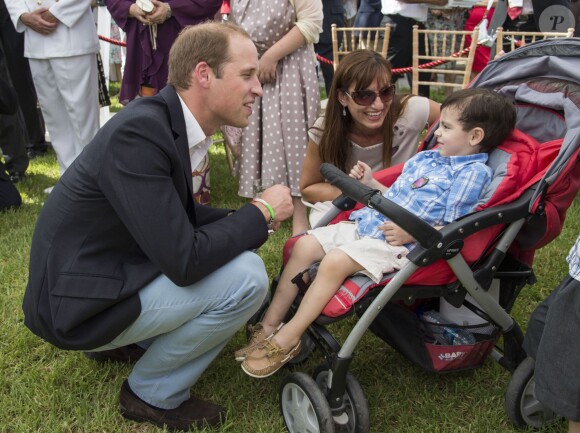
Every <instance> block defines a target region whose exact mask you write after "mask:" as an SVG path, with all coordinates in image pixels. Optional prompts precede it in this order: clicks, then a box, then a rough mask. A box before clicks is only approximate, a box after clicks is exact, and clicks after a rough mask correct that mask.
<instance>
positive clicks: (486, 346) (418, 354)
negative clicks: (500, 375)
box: [370, 302, 500, 372]
mask: <svg viewBox="0 0 580 433" xmlns="http://www.w3.org/2000/svg"><path fill="white" fill-rule="evenodd" d="M370 330H371V331H372V332H373V333H374V334H375V335H377V337H379V338H381V339H382V340H384V341H386V342H387V343H388V344H389V345H391V346H392V347H393V348H395V349H396V350H397V351H399V352H400V353H402V354H403V355H405V356H406V357H407V358H409V360H411V361H412V362H413V363H415V364H416V365H418V366H419V367H421V368H423V369H424V370H425V371H430V372H451V371H461V370H469V369H472V368H477V367H479V366H480V365H481V364H482V363H483V362H484V361H485V359H486V357H487V356H488V355H489V353H490V352H491V350H492V349H493V348H494V346H495V343H496V341H497V339H498V337H499V335H500V332H499V330H498V329H497V328H496V327H495V326H494V325H492V324H490V323H488V322H485V323H482V324H478V325H458V324H456V323H433V322H431V321H427V320H426V319H424V318H421V317H419V316H418V315H417V314H416V312H415V311H412V310H411V309H409V308H408V307H406V306H403V305H400V304H398V303H394V302H391V303H388V304H387V305H386V306H385V308H384V309H383V311H382V312H381V313H379V315H378V316H377V319H376V320H375V321H374V322H373V323H372V324H371V326H370ZM449 332H451V333H453V334H455V333H457V334H467V335H469V336H470V337H471V338H472V339H473V340H472V342H471V343H470V344H449V337H448V335H447V334H448V333H449ZM442 341H443V342H447V344H441V342H442ZM456 343H457V341H456Z"/></svg>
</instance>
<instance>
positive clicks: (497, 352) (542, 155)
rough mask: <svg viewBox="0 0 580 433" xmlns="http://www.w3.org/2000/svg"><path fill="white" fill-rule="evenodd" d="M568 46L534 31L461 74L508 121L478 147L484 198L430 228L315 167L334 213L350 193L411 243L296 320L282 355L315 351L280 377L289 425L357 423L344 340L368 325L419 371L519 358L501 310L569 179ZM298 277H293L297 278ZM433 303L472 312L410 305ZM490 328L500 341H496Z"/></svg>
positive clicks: (509, 302)
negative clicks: (331, 326) (309, 364)
mask: <svg viewBox="0 0 580 433" xmlns="http://www.w3.org/2000/svg"><path fill="white" fill-rule="evenodd" d="M579 55H580V39H568V40H558V41H557V42H556V41H541V42H538V43H535V44H530V45H528V46H526V47H523V48H522V49H519V50H516V51H513V52H511V53H508V54H506V55H505V56H504V57H502V58H501V59H499V60H496V61H493V62H491V63H490V64H489V65H488V67H487V68H486V69H485V70H484V71H483V72H482V73H481V74H480V76H479V77H478V78H477V79H476V80H475V81H474V82H473V83H472V85H471V86H472V87H486V88H492V89H495V90H496V91H498V92H501V93H503V94H505V95H508V96H509V97H511V98H512V99H513V100H514V101H515V102H516V104H517V106H518V123H517V128H518V130H517V131H515V132H514V134H513V135H512V136H511V137H510V138H509V139H508V140H507V141H506V142H504V143H503V144H502V145H501V146H499V147H498V148H497V149H495V150H494V151H493V152H492V153H491V154H490V158H489V161H488V164H489V165H490V166H491V167H492V170H493V171H494V177H493V180H492V184H491V186H490V188H489V190H488V191H487V193H486V194H485V203H484V204H482V205H480V206H479V207H478V209H477V210H476V211H475V212H473V213H472V214H470V215H467V216H465V217H464V218H462V219H460V220H458V221H456V222H453V223H452V224H449V225H448V226H446V227H444V228H443V229H442V230H440V231H437V230H435V229H433V228H432V227H431V226H429V225H428V224H426V223H424V222H423V221H421V220H419V219H418V218H416V217H415V216H414V215H412V214H410V213H409V212H407V211H406V210H405V209H403V208H401V207H399V206H397V205H395V204H394V203H392V202H390V201H389V200H387V199H386V198H384V197H383V196H382V195H381V194H380V193H379V192H378V191H376V190H371V189H370V188H367V187H365V186H363V185H362V184H360V183H358V182H357V181H355V180H353V179H351V178H349V177H348V176H346V175H345V174H344V173H342V172H341V171H340V170H338V169H336V168H335V167H333V166H331V165H329V164H323V166H322V167H321V171H322V173H323V174H324V176H325V177H326V178H327V180H328V181H329V182H330V183H332V184H334V185H335V186H337V187H339V188H340V189H341V190H342V191H343V197H341V198H339V199H337V200H336V201H335V204H336V206H337V212H336V213H337V214H338V212H340V210H345V209H347V208H349V207H352V205H354V203H353V201H352V200H354V201H356V202H359V203H362V204H364V205H366V206H369V207H372V208H374V209H376V210H377V211H379V212H381V213H383V214H385V215H386V216H388V217H389V218H390V219H391V220H393V221H394V222H395V223H397V224H398V225H400V226H401V227H402V228H403V229H404V230H406V231H407V232H409V233H410V234H412V235H413V237H414V238H415V239H417V241H418V244H419V245H418V246H417V247H416V248H415V249H414V250H413V251H412V252H411V253H410V254H409V255H408V256H407V258H408V259H409V260H410V263H409V264H408V265H406V266H405V267H403V268H402V269H401V270H399V271H398V272H396V273H393V274H390V275H386V276H385V278H384V279H383V281H382V282H381V284H380V285H375V284H374V283H372V282H370V281H368V280H366V279H365V278H363V277H359V276H355V277H353V278H350V279H348V280H347V281H345V282H344V283H343V286H342V287H341V289H340V290H339V291H338V292H337V294H336V295H335V296H334V298H333V299H332V300H331V302H330V303H329V304H328V305H327V307H326V308H325V310H324V311H323V314H322V315H321V316H320V317H319V318H318V320H317V321H316V322H315V323H313V324H312V325H311V326H310V327H309V328H308V330H307V332H306V333H305V334H304V336H303V341H302V352H301V354H300V355H299V356H298V359H296V358H295V359H294V362H299V361H301V360H303V359H304V358H305V357H306V356H308V354H309V352H311V351H312V350H313V349H314V348H318V349H319V350H321V351H322V353H323V354H324V357H325V361H326V362H325V363H324V364H323V365H321V366H320V367H318V368H317V369H316V370H315V372H314V375H313V376H311V375H308V374H306V373H302V372H294V373H291V374H290V375H288V376H287V377H286V378H285V379H284V380H283V381H282V384H281V387H280V407H281V411H282V414H283V416H284V421H285V424H286V427H287V429H288V431H289V432H290V433H298V432H325V433H332V432H339V431H340V432H360V433H363V432H368V431H369V428H370V420H369V411H368V405H367V402H366V399H365V398H364V393H363V391H362V387H361V386H360V385H359V383H358V381H357V380H356V379H355V378H354V376H353V375H352V374H350V373H349V372H348V368H349V365H350V363H351V361H352V360H353V352H354V349H355V348H356V346H357V344H358V343H359V341H360V339H361V338H362V336H363V334H364V332H365V331H366V330H367V329H369V328H370V330H371V331H372V332H374V333H375V334H376V335H377V336H379V337H380V338H381V339H383V340H385V341H386V342H387V343H388V344H389V345H391V346H392V347H393V348H395V349H396V350H397V351H399V352H401V353H402V354H404V355H405V356H406V357H408V358H409V359H410V360H411V361H412V362H414V363H416V364H417V365H419V366H421V367H422V368H424V369H426V370H429V371H451V370H461V369H469V368H474V367H477V366H479V365H481V364H482V363H483V361H484V360H485V358H486V357H487V356H488V355H489V354H491V355H492V357H493V358H494V359H495V360H497V361H498V362H499V363H500V364H501V365H502V366H503V367H505V368H506V369H508V370H509V371H513V370H514V369H515V368H516V367H517V366H518V364H519V363H520V362H521V361H522V360H523V359H524V358H525V352H524V351H523V349H522V340H523V335H522V332H521V330H520V327H519V326H518V324H517V323H516V322H515V320H514V319H513V318H512V317H511V316H510V315H509V312H510V310H511V308H512V306H513V305H514V302H515V300H516V299H517V297H518V294H519V293H520V290H521V289H522V288H523V287H524V286H525V285H526V284H527V283H530V284H532V283H533V282H534V274H533V270H532V263H533V257H534V251H535V250H536V249H538V248H540V247H541V246H543V245H545V244H547V243H549V242H550V241H551V240H553V239H554V238H555V237H556V236H558V234H559V233H560V231H561V229H562V226H563V223H564V219H565V215H566V210H567V208H568V207H569V205H570V204H571V203H572V201H573V200H574V197H575V196H576V193H577V191H578V189H579V188H580V160H579V158H580V85H579V84H578V82H580V80H579V79H578V78H579V77H578V76H577V75H574V74H577V72H576V71H578V70H580V68H579V66H580V65H578V60H577V59H578V58H580V57H579ZM436 127H437V125H435V126H434V127H433V128H432V129H431V131H430V132H429V133H428V134H427V136H426V138H425V140H424V143H423V147H424V148H425V149H429V148H432V147H433V146H434V145H435V139H434V134H433V132H434V131H435V129H436ZM522 131H523V132H522ZM399 173H400V167H394V168H391V169H388V170H386V171H385V172H383V173H381V174H380V179H379V180H384V183H385V184H389V183H390V182H391V181H392V179H393V178H395V177H396V176H397V175H398V174H399ZM332 218H334V215H330V216H328V218H326V220H329V219H332ZM338 218H344V217H343V214H340V215H339V216H338ZM326 222H327V221H326ZM293 239H294V238H293ZM293 239H291V240H290V241H289V242H288V243H287V246H286V248H285V250H286V249H287V248H291V245H292V244H293ZM305 272H314V271H313V270H306V271H305ZM301 276H302V275H298V276H297V277H296V278H295V279H294V280H293V281H294V282H295V283H296V284H298V285H299V286H300V285H301V284H303V283H302V278H301ZM275 285H276V281H275V282H274V284H273V290H275ZM383 286H384V287H383ZM303 289H304V290H306V287H303ZM494 291H497V293H494ZM299 298H300V296H299ZM443 300H444V301H443ZM299 301H300V299H297V301H296V303H295V306H294V307H293V310H294V311H295V308H296V306H297V305H298V304H299ZM443 306H445V307H446V308H447V309H448V310H447V311H460V310H461V311H463V312H467V313H468V314H471V315H472V316H473V317H476V318H477V319H478V320H475V321H472V322H470V320H471V319H469V320H467V321H466V322H467V323H468V324H467V325H463V324H461V323H462V322H461V321H457V320H454V321H453V323H450V322H443V323H438V324H433V323H426V322H425V321H424V320H423V319H422V318H421V313H422V312H424V311H426V310H429V311H431V310H437V309H442V308H443ZM349 314H356V315H357V316H359V317H360V318H359V320H358V321H357V322H356V324H355V326H354V327H353V329H352V330H351V331H350V333H349V335H348V337H347V338H346V340H345V341H344V343H343V344H342V345H340V344H339V343H338V341H337V340H336V339H335V338H334V337H333V336H332V335H331V334H330V332H329V331H328V330H327V329H326V327H325V325H326V324H328V323H330V322H333V321H336V320H340V319H341V318H343V317H344V316H346V315H349ZM258 317H259V314H258V315H257V316H256V319H257V318H258ZM472 323H475V324H472ZM450 332H451V333H463V334H464V333H469V334H470V338H471V342H470V343H469V344H459V345H457V344H456V345H453V344H441V341H444V340H442V339H441V336H445V335H447V334H448V333H450ZM500 335H503V348H499V347H497V340H498V337H499V336H500ZM506 404H507V403H506ZM513 405H514V406H515V407H517V408H522V407H523V406H522V405H521V404H520V402H514V403H513ZM540 411H541V409H540ZM523 416H525V417H530V418H533V417H534V416H536V414H531V413H526V414H523ZM537 416H539V417H543V414H538V415H537Z"/></svg>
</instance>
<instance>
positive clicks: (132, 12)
mask: <svg viewBox="0 0 580 433" xmlns="http://www.w3.org/2000/svg"><path fill="white" fill-rule="evenodd" d="M129 18H135V19H136V20H137V21H139V22H141V23H143V24H149V20H148V19H147V14H146V13H145V11H144V10H143V9H141V8H140V7H139V6H137V5H136V4H135V3H133V4H132V5H131V6H130V7H129Z"/></svg>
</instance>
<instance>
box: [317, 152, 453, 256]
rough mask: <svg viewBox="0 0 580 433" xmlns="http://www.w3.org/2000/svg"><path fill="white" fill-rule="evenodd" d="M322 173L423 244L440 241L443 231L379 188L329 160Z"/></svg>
mask: <svg viewBox="0 0 580 433" xmlns="http://www.w3.org/2000/svg"><path fill="white" fill-rule="evenodd" d="M320 173H321V174H322V175H323V176H324V177H325V178H326V179H327V180H328V182H330V183H331V184H332V185H334V186H336V187H337V188H339V189H340V190H341V191H342V192H343V194H344V195H346V196H348V197H350V198H352V199H353V200H356V201H358V202H360V203H362V204H364V205H366V206H368V207H370V208H372V209H376V210H377V211H379V212H380V213H382V214H383V215H385V216H387V217H389V218H390V219H391V220H392V221H393V222H394V223H396V224H397V225H398V226H400V227H401V228H402V229H403V230H405V231H406V232H407V233H409V234H410V235H411V236H413V237H414V238H415V239H416V240H417V242H418V243H419V244H421V246H423V247H424V248H429V247H431V246H433V245H436V244H437V243H439V242H440V240H441V238H442V235H441V233H440V232H439V231H438V230H436V229H434V228H433V227H431V226H430V225H429V224H427V223H426V222H425V221H423V220H421V219H420V218H417V216H415V215H414V214H412V213H411V212H409V211H408V210H406V209H405V208H403V207H401V206H399V205H398V204H396V203H394V202H392V201H391V200H389V199H388V198H386V197H384V196H383V195H382V194H381V193H380V191H379V190H377V189H372V188H369V187H368V186H366V185H363V184H362V183H361V182H359V181H358V180H356V179H353V178H351V177H350V176H348V175H347V174H345V173H344V172H342V170H340V169H338V168H337V167H335V166H334V165H332V164H329V163H327V162H325V163H323V164H322V165H321V166H320Z"/></svg>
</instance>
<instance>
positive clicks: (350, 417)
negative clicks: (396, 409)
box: [314, 364, 370, 433]
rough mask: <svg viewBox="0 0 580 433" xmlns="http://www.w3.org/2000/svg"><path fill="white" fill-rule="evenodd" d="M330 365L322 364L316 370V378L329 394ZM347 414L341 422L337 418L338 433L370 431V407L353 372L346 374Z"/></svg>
mask: <svg viewBox="0 0 580 433" xmlns="http://www.w3.org/2000/svg"><path fill="white" fill-rule="evenodd" d="M329 374H330V372H329V369H328V366H327V365H326V364H322V365H320V366H318V367H317V368H316V370H314V380H315V381H316V383H317V384H318V386H319V387H320V389H321V390H322V392H323V393H324V395H328V375H329ZM343 398H344V405H345V416H344V417H341V418H344V419H341V420H340V423H339V422H338V421H337V420H335V422H334V429H335V431H336V432H337V433H368V431H369V430H370V416H369V407H368V404H367V400H366V398H365V395H364V392H363V390H362V387H361V386H360V384H359V383H358V380H356V378H355V377H354V376H353V375H352V374H351V373H347V374H346V392H345V393H344V397H343Z"/></svg>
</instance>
